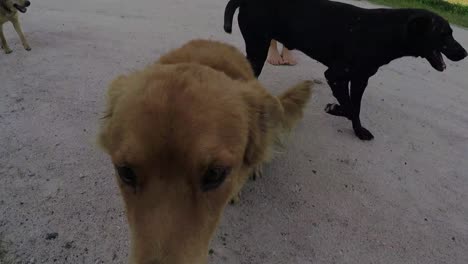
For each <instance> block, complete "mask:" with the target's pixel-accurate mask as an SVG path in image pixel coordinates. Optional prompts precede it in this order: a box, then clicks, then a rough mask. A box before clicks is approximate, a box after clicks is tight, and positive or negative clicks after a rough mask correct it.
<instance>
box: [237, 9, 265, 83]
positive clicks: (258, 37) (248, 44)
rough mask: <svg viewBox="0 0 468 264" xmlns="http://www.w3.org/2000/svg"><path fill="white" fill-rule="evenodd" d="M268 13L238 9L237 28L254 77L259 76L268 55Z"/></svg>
mask: <svg viewBox="0 0 468 264" xmlns="http://www.w3.org/2000/svg"><path fill="white" fill-rule="evenodd" d="M267 17H268V13H267V12H266V11H265V10H263V12H260V11H259V12H251V11H250V10H248V9H247V10H242V9H241V10H239V16H238V21H239V28H240V30H241V33H242V36H243V38H244V41H245V49H246V53H247V59H248V60H249V62H250V65H252V69H253V71H254V74H255V77H258V76H260V73H261V72H262V69H263V65H264V64H265V61H266V58H267V56H268V47H269V46H270V41H271V34H270V31H269V28H272V26H271V25H270V24H269V22H268V19H266V18H267Z"/></svg>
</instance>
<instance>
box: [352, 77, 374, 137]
mask: <svg viewBox="0 0 468 264" xmlns="http://www.w3.org/2000/svg"><path fill="white" fill-rule="evenodd" d="M367 82H368V79H367V78H366V77H365V78H362V79H353V80H351V108H352V118H351V120H352V121H353V129H354V133H355V134H356V136H357V137H358V138H359V139H361V140H371V139H373V138H374V136H373V135H372V133H371V132H369V130H367V129H366V128H364V127H362V125H361V120H360V118H359V115H360V113H361V99H362V95H363V94H364V90H365V89H366V87H367Z"/></svg>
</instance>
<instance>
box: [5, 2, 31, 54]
mask: <svg viewBox="0 0 468 264" xmlns="http://www.w3.org/2000/svg"><path fill="white" fill-rule="evenodd" d="M30 5H31V2H29V1H27V0H0V42H1V48H2V49H3V50H4V52H5V53H6V54H9V53H11V52H12V50H11V49H10V47H8V43H7V41H6V39H5V35H4V34H3V24H5V23H6V22H8V21H10V22H11V23H12V24H13V27H14V28H15V30H16V33H18V36H19V37H20V39H21V43H22V44H23V47H24V49H26V50H28V51H29V50H31V47H29V44H28V41H27V40H26V37H24V34H23V30H22V29H21V25H20V22H19V16H18V11H20V12H21V13H26V11H27V7H28V6H30Z"/></svg>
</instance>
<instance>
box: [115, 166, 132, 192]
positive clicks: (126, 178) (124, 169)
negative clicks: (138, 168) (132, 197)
mask: <svg viewBox="0 0 468 264" xmlns="http://www.w3.org/2000/svg"><path fill="white" fill-rule="evenodd" d="M116 170H117V173H118V174H119V177H120V180H121V181H122V182H123V183H125V184H126V185H128V186H131V187H133V188H136V185H137V178H136V175H135V172H134V171H133V169H132V168H130V167H128V166H116Z"/></svg>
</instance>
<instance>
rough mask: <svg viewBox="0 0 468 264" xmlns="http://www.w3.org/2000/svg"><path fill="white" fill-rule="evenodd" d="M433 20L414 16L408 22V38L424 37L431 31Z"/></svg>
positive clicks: (423, 16) (422, 16)
mask: <svg viewBox="0 0 468 264" xmlns="http://www.w3.org/2000/svg"><path fill="white" fill-rule="evenodd" d="M432 24H433V20H432V17H431V16H428V15H414V16H412V17H410V19H409V20H408V24H407V28H408V34H409V36H425V35H426V34H428V33H429V32H430V31H431V30H432Z"/></svg>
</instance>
